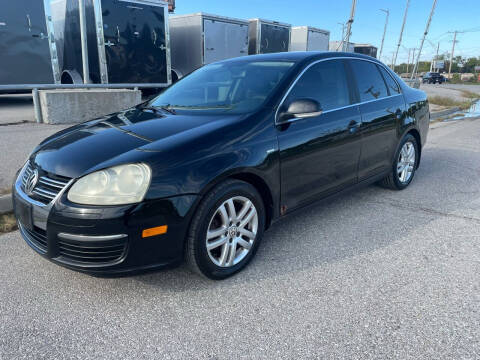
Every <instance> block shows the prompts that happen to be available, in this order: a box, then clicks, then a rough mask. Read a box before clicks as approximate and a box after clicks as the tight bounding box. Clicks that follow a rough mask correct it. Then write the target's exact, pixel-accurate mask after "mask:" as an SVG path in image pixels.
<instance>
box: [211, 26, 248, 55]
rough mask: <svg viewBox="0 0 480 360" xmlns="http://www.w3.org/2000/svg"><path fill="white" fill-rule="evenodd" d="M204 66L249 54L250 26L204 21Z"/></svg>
mask: <svg viewBox="0 0 480 360" xmlns="http://www.w3.org/2000/svg"><path fill="white" fill-rule="evenodd" d="M203 32H204V34H205V35H204V54H205V56H204V64H210V63H212V62H215V61H220V60H224V59H231V58H234V57H238V56H244V55H247V53H248V25H247V24H238V23H229V22H224V21H218V20H211V19H204V20H203Z"/></svg>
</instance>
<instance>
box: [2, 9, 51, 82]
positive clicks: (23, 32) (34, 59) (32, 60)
mask: <svg viewBox="0 0 480 360" xmlns="http://www.w3.org/2000/svg"><path fill="white" fill-rule="evenodd" d="M53 83H54V77H53V69H52V61H51V55H50V47H49V41H48V32H47V25H46V19H45V11H44V6H43V1H40V0H36V1H32V0H15V1H12V2H10V1H4V2H3V4H2V9H1V10H0V84H1V85H19V84H53Z"/></svg>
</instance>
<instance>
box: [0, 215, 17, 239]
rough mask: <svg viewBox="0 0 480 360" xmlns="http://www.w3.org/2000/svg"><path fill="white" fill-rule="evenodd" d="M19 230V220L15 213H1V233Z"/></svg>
mask: <svg viewBox="0 0 480 360" xmlns="http://www.w3.org/2000/svg"><path fill="white" fill-rule="evenodd" d="M14 230H17V221H16V219H15V216H13V213H8V214H3V215H0V234H2V233H6V232H10V231H14Z"/></svg>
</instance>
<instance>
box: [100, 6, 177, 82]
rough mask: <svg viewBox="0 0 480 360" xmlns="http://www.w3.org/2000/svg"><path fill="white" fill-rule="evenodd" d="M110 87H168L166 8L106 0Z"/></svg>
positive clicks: (104, 21) (106, 53)
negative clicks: (152, 85)
mask: <svg viewBox="0 0 480 360" xmlns="http://www.w3.org/2000/svg"><path fill="white" fill-rule="evenodd" d="M102 10H103V27H104V38H105V56H106V62H107V69H108V81H109V83H113V84H114V83H167V78H168V70H167V47H166V38H165V13H164V8H163V7H159V6H152V5H148V4H144V3H142V2H126V1H120V0H103V1H102Z"/></svg>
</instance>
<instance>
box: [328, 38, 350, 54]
mask: <svg viewBox="0 0 480 360" xmlns="http://www.w3.org/2000/svg"><path fill="white" fill-rule="evenodd" d="M354 46H355V44H354V43H348V47H347V52H354V51H353V50H354ZM328 50H329V51H343V49H342V42H341V41H330V43H329V44H328Z"/></svg>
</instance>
